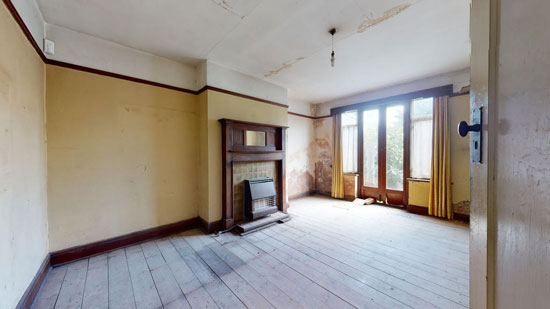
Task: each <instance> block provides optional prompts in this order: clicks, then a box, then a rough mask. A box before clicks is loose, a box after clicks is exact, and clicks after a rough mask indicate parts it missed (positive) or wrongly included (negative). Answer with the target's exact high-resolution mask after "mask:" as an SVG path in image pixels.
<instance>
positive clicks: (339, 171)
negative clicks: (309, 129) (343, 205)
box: [332, 114, 344, 199]
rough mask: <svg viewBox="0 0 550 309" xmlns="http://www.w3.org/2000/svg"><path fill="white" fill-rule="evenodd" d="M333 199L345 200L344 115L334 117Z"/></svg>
mask: <svg viewBox="0 0 550 309" xmlns="http://www.w3.org/2000/svg"><path fill="white" fill-rule="evenodd" d="M332 131H333V135H332V136H333V138H332V197H334V198H340V199H342V198H344V167H343V161H342V115H341V114H337V115H334V116H333V117H332Z"/></svg>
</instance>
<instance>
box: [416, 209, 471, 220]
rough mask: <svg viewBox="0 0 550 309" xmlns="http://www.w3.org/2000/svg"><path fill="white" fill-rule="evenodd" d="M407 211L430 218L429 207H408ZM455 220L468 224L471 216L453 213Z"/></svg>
mask: <svg viewBox="0 0 550 309" xmlns="http://www.w3.org/2000/svg"><path fill="white" fill-rule="evenodd" d="M407 211H408V212H412V213H414V214H417V215H423V216H430V215H428V207H422V206H416V205H408V206H407ZM430 217H432V216H430ZM434 218H437V219H441V220H447V219H446V218H439V217H434ZM453 220H458V221H463V222H466V223H470V216H469V215H466V214H461V213H458V212H453Z"/></svg>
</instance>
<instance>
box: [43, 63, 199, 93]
mask: <svg viewBox="0 0 550 309" xmlns="http://www.w3.org/2000/svg"><path fill="white" fill-rule="evenodd" d="M45 63H46V64H50V65H55V66H58V67H63V68H68V69H73V70H77V71H83V72H88V73H92V74H98V75H103V76H108V77H113V78H118V79H123V80H127V81H131V82H136V83H140V84H146V85H150V86H155V87H161V88H166V89H170V90H175V91H180V92H185V93H189V94H195V95H196V94H197V91H195V90H190V89H185V88H181V87H176V86H170V85H166V84H162V83H157V82H152V81H149V80H145V79H141V78H136V77H131V76H128V75H122V74H118V73H112V72H107V71H103V70H98V69H93V68H89V67H85V66H81V65H77V64H72V63H67V62H63V61H58V60H52V59H46V60H45Z"/></svg>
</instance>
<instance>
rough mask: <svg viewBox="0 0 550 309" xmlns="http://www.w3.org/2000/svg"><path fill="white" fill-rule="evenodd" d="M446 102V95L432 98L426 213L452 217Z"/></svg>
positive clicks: (449, 140)
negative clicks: (430, 167) (428, 195)
mask: <svg viewBox="0 0 550 309" xmlns="http://www.w3.org/2000/svg"><path fill="white" fill-rule="evenodd" d="M448 102H449V97H448V96H443V97H438V98H434V109H433V143H432V171H431V177H430V200H429V206H428V213H429V214H430V215H432V216H436V217H441V218H447V219H452V218H453V205H452V200H451V153H450V144H451V137H450V132H449V110H448Z"/></svg>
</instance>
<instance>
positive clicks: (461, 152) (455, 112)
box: [409, 95, 470, 211]
mask: <svg viewBox="0 0 550 309" xmlns="http://www.w3.org/2000/svg"><path fill="white" fill-rule="evenodd" d="M449 108H450V109H449V115H450V124H449V126H450V129H451V182H452V183H453V185H452V202H453V204H459V203H461V202H464V201H466V202H469V201H470V163H469V162H470V148H469V147H470V146H469V139H468V138H461V137H459V136H458V134H457V133H456V127H457V126H458V123H459V122H460V121H462V120H468V119H469V117H470V116H469V113H470V96H469V95H462V96H456V97H452V98H451V99H450V100H449ZM429 194H430V184H429V183H428V182H417V181H409V204H410V205H415V206H423V207H428V198H429ZM455 211H456V209H455Z"/></svg>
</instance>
